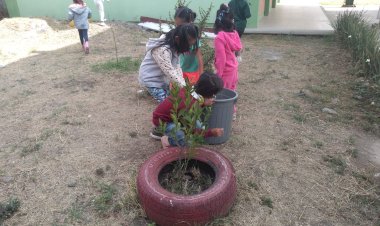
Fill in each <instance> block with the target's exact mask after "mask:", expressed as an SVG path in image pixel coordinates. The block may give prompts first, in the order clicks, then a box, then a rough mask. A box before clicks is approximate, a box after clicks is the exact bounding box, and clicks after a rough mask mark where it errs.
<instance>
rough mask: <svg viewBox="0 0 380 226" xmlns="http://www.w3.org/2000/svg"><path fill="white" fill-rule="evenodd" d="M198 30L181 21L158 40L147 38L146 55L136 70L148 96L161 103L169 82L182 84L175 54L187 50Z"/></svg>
mask: <svg viewBox="0 0 380 226" xmlns="http://www.w3.org/2000/svg"><path fill="white" fill-rule="evenodd" d="M197 40H198V29H197V28H196V27H195V26H194V25H192V24H183V25H180V26H178V27H176V28H175V29H173V30H171V31H169V32H168V33H167V34H166V35H165V36H161V37H160V38H158V39H149V41H148V43H147V44H146V54H145V57H144V60H143V62H142V63H141V65H140V70H139V82H140V84H141V85H143V86H145V87H146V88H147V90H148V92H149V94H150V95H152V96H153V98H154V99H155V100H157V101H158V102H162V101H163V100H165V98H166V97H167V96H168V95H169V83H170V82H174V83H177V84H178V85H179V86H180V87H183V86H184V85H185V80H184V79H183V75H182V70H181V68H180V66H179V58H178V54H182V53H185V52H188V51H189V49H190V46H192V45H196V43H197Z"/></svg>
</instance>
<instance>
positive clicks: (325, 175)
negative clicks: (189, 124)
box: [0, 21, 379, 225]
mask: <svg viewBox="0 0 380 226" xmlns="http://www.w3.org/2000/svg"><path fill="white" fill-rule="evenodd" d="M52 23H53V22H51V21H50V22H49V24H52ZM57 24H58V25H59V23H57ZM113 26H115V31H116V33H117V35H116V37H117V44H118V46H119V47H118V51H119V56H120V57H131V59H141V58H142V56H143V55H144V50H145V46H143V45H140V43H141V42H142V41H145V40H146V38H147V37H149V36H151V37H152V36H157V34H156V33H148V32H143V31H141V30H139V29H137V28H136V27H135V26H134V25H129V24H114V25H113ZM101 29H103V30H101ZM60 31H61V30H59V29H58V30H57V31H56V32H57V34H56V35H57V36H59V33H60ZM97 31H99V33H97V35H96V36H93V37H91V38H90V44H91V53H90V54H89V55H88V56H85V55H84V54H83V53H82V52H81V47H80V45H79V44H74V45H72V46H66V47H64V48H62V49H58V50H55V51H47V52H41V53H39V54H37V55H33V56H29V57H27V58H24V59H20V60H19V61H17V62H15V63H12V64H9V65H7V66H6V67H5V68H1V69H0V70H1V75H0V92H1V95H0V106H1V108H0V118H1V119H2V120H0V128H1V130H0V138H1V139H0V185H1V187H0V189H1V192H0V201H5V200H7V199H8V198H9V197H18V198H19V200H20V201H21V203H22V205H21V207H20V209H19V211H18V212H17V213H16V214H15V215H14V216H13V217H11V218H9V219H8V220H6V222H5V223H6V224H9V225H120V224H124V225H125V224H127V225H129V224H130V223H131V222H132V221H133V220H134V219H139V218H144V217H145V216H144V213H143V212H142V210H141V208H140V205H139V203H138V200H137V196H136V185H135V178H136V171H137V170H138V167H139V166H140V164H141V163H142V162H143V161H144V160H145V159H146V158H147V157H148V156H149V155H151V154H152V153H154V152H155V151H156V150H157V149H159V147H160V143H159V142H155V141H154V140H152V139H150V138H149V136H148V134H149V132H150V130H151V122H150V121H151V112H152V110H153V109H154V108H155V106H156V103H155V102H154V101H152V100H151V99H150V98H149V97H140V96H137V94H136V92H137V90H139V89H140V87H139V85H138V82H137V72H128V73H124V72H119V71H118V70H112V71H107V72H98V71H93V70H92V66H93V65H97V64H101V63H105V62H109V61H111V60H114V55H115V54H114V48H113V46H114V45H113V43H112V32H111V31H109V30H105V29H104V28H100V27H99V28H98V27H97V25H92V27H91V29H90V34H91V33H92V32H93V34H95V33H96V32H97ZM62 32H64V33H63V34H65V35H66V34H67V32H68V31H67V30H62ZM70 32H71V33H70V34H71V36H65V38H66V39H68V40H66V41H67V42H73V43H74V42H77V34H76V33H75V32H72V31H70ZM7 34H8V33H7ZM57 36H51V38H52V39H54V37H57ZM1 37H2V36H1ZM58 40H60V39H58ZM50 41H51V40H50ZM243 42H244V44H245V46H246V50H245V52H244V53H243V63H242V64H241V66H240V73H239V76H240V80H239V87H238V92H239V101H238V117H237V120H236V121H235V122H234V124H233V131H232V136H231V138H230V139H229V141H228V142H227V143H225V144H223V145H218V146H212V147H211V148H213V149H217V150H218V151H220V152H222V153H223V154H225V155H226V156H227V157H228V158H229V159H231V161H232V162H233V165H234V167H235V169H236V175H237V178H238V199H237V201H236V204H235V206H234V207H233V209H232V210H231V212H230V214H229V215H228V216H227V217H226V218H222V219H217V220H215V221H214V222H212V223H210V225H307V224H310V225H335V224H336V225H373V224H376V223H378V217H379V216H378V213H379V203H378V201H377V200H379V188H378V184H377V183H376V180H375V179H374V177H373V175H374V173H377V172H379V166H378V165H376V163H374V162H373V161H372V160H373V158H371V156H370V155H367V154H366V148H367V147H364V146H362V145H361V142H360V140H361V139H362V138H368V137H369V135H368V133H367V132H365V131H364V130H363V129H362V126H361V125H362V123H363V122H365V121H363V120H364V119H363V117H362V114H361V112H360V109H359V108H357V106H356V104H357V100H355V99H353V98H352V96H353V90H352V89H351V88H350V87H352V85H353V84H354V83H355V78H354V77H352V76H351V75H350V64H349V62H350V60H349V54H347V53H345V52H344V50H342V49H340V48H339V47H337V45H336V43H335V42H333V41H332V40H331V39H325V38H320V37H294V36H258V35H254V36H248V35H247V36H244V38H243ZM273 55H276V57H277V60H275V61H273V58H272V57H271V56H273ZM25 90H26V91H25ZM301 90H302V92H300V91H301ZM300 93H301V94H300ZM323 107H328V108H332V109H334V110H336V111H337V112H338V114H337V115H330V114H327V113H324V112H322V111H321V109H322V108H323ZM368 110H370V109H368ZM370 123H371V122H370ZM371 137H374V136H371ZM367 140H368V142H367V143H369V142H377V141H378V138H377V137H375V138H373V139H372V138H371V139H367ZM39 143H40V144H41V145H39V146H35V145H36V144H39ZM25 147H30V148H26V149H25ZM37 147H38V148H37ZM24 149H25V150H24ZM23 150H24V152H23ZM353 150H356V151H353ZM22 153H27V154H25V155H23V154H22ZM343 162H344V164H343ZM341 163H342V164H341ZM341 165H345V167H344V170H343V171H342V170H341V171H339V170H338V172H343V173H342V174H340V173H337V170H336V169H337V168H338V167H337V166H341ZM97 169H102V173H100V174H99V173H97ZM7 176H9V177H11V178H13V180H11V181H5V180H4V179H3V177H7Z"/></svg>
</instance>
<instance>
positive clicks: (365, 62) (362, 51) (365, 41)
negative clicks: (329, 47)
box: [333, 11, 380, 83]
mask: <svg viewBox="0 0 380 226" xmlns="http://www.w3.org/2000/svg"><path fill="white" fill-rule="evenodd" d="M333 27H334V29H335V33H336V35H337V37H338V39H339V40H340V41H341V42H342V43H343V45H344V46H345V47H346V48H348V49H349V50H350V51H351V55H352V58H353V64H354V66H355V72H356V73H357V74H359V75H363V76H366V77H370V78H372V79H373V80H374V81H376V82H379V83H380V35H379V31H378V29H376V28H373V27H372V26H371V25H370V24H369V23H368V22H367V21H366V19H365V18H364V15H363V12H355V11H346V12H344V13H341V14H339V15H338V17H337V20H336V22H335V23H333Z"/></svg>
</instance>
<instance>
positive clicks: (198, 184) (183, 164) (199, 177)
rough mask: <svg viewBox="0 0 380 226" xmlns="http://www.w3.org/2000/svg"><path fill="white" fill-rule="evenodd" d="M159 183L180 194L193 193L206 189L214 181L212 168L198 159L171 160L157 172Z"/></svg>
mask: <svg viewBox="0 0 380 226" xmlns="http://www.w3.org/2000/svg"><path fill="white" fill-rule="evenodd" d="M158 181H159V183H160V185H161V186H162V187H163V188H164V189H166V190H168V191H170V192H173V193H176V194H180V195H195V194H198V193H201V192H203V191H205V190H206V189H208V188H209V187H210V186H211V185H212V184H213V183H214V181H215V171H214V170H213V168H212V167H211V166H210V165H208V164H206V163H204V162H201V161H198V160H194V159H192V160H186V159H182V160H179V161H174V162H171V163H170V164H168V165H166V166H164V167H163V168H162V170H161V171H160V173H159V174H158Z"/></svg>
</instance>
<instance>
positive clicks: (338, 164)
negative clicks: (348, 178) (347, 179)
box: [323, 155, 347, 175]
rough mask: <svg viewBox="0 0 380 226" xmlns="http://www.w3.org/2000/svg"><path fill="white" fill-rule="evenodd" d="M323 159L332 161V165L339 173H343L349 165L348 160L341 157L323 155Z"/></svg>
mask: <svg viewBox="0 0 380 226" xmlns="http://www.w3.org/2000/svg"><path fill="white" fill-rule="evenodd" d="M323 161H325V162H328V163H330V167H331V168H333V169H334V171H335V172H336V173H337V174H340V175H343V174H344V170H345V169H346V167H347V164H346V162H345V161H344V160H343V159H341V158H340V157H334V156H331V155H327V156H323Z"/></svg>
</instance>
